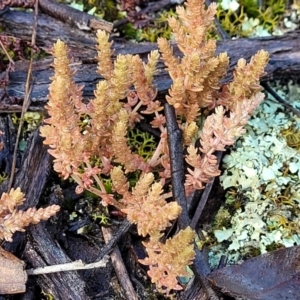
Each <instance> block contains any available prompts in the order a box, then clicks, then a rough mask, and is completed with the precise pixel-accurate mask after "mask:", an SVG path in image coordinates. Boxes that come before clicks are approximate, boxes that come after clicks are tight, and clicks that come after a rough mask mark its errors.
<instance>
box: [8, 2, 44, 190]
mask: <svg viewBox="0 0 300 300" xmlns="http://www.w3.org/2000/svg"><path fill="white" fill-rule="evenodd" d="M38 2H39V1H36V2H35V5H34V24H33V29H32V35H31V46H34V45H35V40H36V28H37V15H38ZM32 64H33V48H32V47H31V48H30V61H29V66H28V72H27V78H26V84H25V95H24V101H23V105H22V112H21V118H20V123H19V127H18V133H17V138H16V143H15V147H14V154H13V161H12V167H11V173H10V177H9V183H8V192H9V190H10V189H11V187H12V184H13V180H14V174H15V168H16V161H17V151H18V145H19V140H20V136H21V131H22V127H23V123H24V115H25V113H26V111H27V109H28V107H29V105H30V94H31V90H32V85H31V75H32V74H31V73H32Z"/></svg>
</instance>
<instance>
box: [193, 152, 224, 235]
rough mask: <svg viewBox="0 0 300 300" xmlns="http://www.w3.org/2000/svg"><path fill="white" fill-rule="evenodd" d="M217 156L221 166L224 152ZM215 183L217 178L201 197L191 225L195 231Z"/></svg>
mask: <svg viewBox="0 0 300 300" xmlns="http://www.w3.org/2000/svg"><path fill="white" fill-rule="evenodd" d="M216 156H217V159H218V162H217V164H218V165H219V164H220V161H221V158H222V152H220V151H219V152H217V154H216ZM214 181H215V177H213V178H212V180H211V182H209V183H208V184H207V185H206V186H205V189H204V191H203V193H202V195H201V199H200V201H199V203H198V206H197V210H196V212H195V214H194V216H193V218H192V221H191V223H190V226H191V228H192V229H194V230H195V228H196V226H197V224H198V222H199V220H200V218H201V215H202V212H203V209H204V207H205V205H206V203H207V200H208V197H209V195H210V192H211V189H212V187H213V185H214Z"/></svg>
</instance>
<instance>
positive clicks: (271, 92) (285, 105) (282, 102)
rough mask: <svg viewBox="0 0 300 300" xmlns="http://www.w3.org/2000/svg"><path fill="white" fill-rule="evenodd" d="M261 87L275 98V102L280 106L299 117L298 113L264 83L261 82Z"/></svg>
mask: <svg viewBox="0 0 300 300" xmlns="http://www.w3.org/2000/svg"><path fill="white" fill-rule="evenodd" d="M261 85H262V86H263V88H264V89H265V90H266V91H267V92H268V93H270V94H271V95H272V96H273V97H274V98H275V100H277V101H278V102H279V103H280V104H282V105H283V106H284V107H285V108H286V109H288V110H290V111H291V112H293V113H294V114H295V115H296V116H298V117H300V111H299V110H298V109H297V108H295V107H293V106H292V105H291V104H289V103H288V102H286V101H285V100H284V99H282V98H281V97H280V96H279V95H278V94H277V93H276V92H275V91H274V90H273V89H272V88H271V87H270V86H269V85H268V84H267V83H266V82H262V83H261Z"/></svg>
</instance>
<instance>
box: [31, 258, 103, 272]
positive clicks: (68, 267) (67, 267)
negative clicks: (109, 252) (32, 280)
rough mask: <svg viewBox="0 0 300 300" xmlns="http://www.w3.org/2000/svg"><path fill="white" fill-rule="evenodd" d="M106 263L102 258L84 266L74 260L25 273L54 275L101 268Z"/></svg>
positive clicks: (80, 261)
mask: <svg viewBox="0 0 300 300" xmlns="http://www.w3.org/2000/svg"><path fill="white" fill-rule="evenodd" d="M107 261H108V257H104V259H101V260H100V261H98V262H95V263H91V264H84V263H83V262H82V260H76V261H74V262H71V263H65V264H58V265H53V266H46V267H41V268H36V269H28V270H26V273H27V275H41V274H49V273H56V272H66V271H76V270H87V269H95V268H103V267H105V266H106V264H107Z"/></svg>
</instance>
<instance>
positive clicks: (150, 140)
mask: <svg viewBox="0 0 300 300" xmlns="http://www.w3.org/2000/svg"><path fill="white" fill-rule="evenodd" d="M127 139H128V144H129V146H130V148H131V150H132V151H133V152H134V153H137V154H139V155H140V156H142V157H143V158H144V159H145V160H147V159H149V158H150V157H151V156H152V155H153V153H154V151H155V149H156V147H157V145H156V142H155V139H154V137H153V136H152V135H151V134H149V133H148V132H143V131H141V130H139V129H136V128H135V129H130V130H128V133H127Z"/></svg>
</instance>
